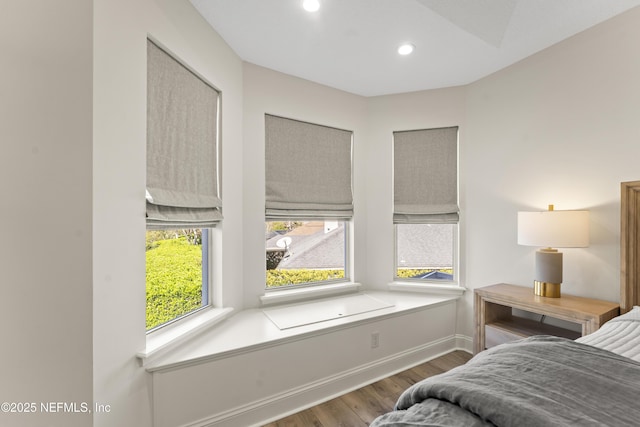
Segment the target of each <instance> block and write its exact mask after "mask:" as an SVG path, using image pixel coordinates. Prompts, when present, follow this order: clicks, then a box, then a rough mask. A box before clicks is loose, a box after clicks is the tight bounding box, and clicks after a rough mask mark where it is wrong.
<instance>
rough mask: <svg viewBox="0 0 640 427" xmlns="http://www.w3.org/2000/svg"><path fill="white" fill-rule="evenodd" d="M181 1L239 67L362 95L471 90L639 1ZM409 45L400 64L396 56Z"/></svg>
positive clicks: (639, 0)
mask: <svg viewBox="0 0 640 427" xmlns="http://www.w3.org/2000/svg"><path fill="white" fill-rule="evenodd" d="M320 2H321V7H320V10H319V11H317V12H314V13H310V12H306V11H305V10H303V9H302V6H301V5H302V0H191V3H192V4H193V5H194V6H195V7H196V9H198V11H199V12H200V13H201V14H202V15H203V16H204V18H205V19H206V20H207V21H208V22H209V23H210V24H211V26H212V27H213V28H214V29H215V30H216V31H217V32H218V34H220V35H221V36H222V37H223V38H224V39H225V41H226V42H227V43H228V44H229V45H230V46H231V48H232V49H233V50H234V51H235V52H236V53H237V54H238V55H239V56H240V58H242V60H244V61H247V62H251V63H253V64H257V65H260V66H263V67H266V68H270V69H273V70H276V71H280V72H283V73H286V74H289V75H293V76H297V77H301V78H303V79H307V80H311V81H314V82H317V83H321V84H324V85H327V86H331V87H334V88H337V89H341V90H344V91H347V92H351V93H355V94H358V95H363V96H375V95H384V94H391V93H403V92H412V91H417V90H424V89H435V88H441V87H450V86H458V85H464V84H468V83H471V82H473V81H475V80H478V79H480V78H482V77H484V76H487V75H489V74H491V73H493V72H495V71H498V70H500V69H502V68H505V67H507V66H509V65H511V64H513V63H515V62H517V61H519V60H521V59H523V58H525V57H527V56H530V55H532V54H534V53H536V52H538V51H540V50H542V49H545V48H547V47H549V46H551V45H553V44H555V43H557V42H559V41H561V40H563V39H566V38H568V37H571V36H572V35H574V34H576V33H578V32H580V31H583V30H585V29H587V28H589V27H592V26H594V25H596V24H598V23H600V22H602V21H604V20H607V19H609V18H611V17H613V16H615V15H617V14H619V13H622V12H624V11H626V10H628V9H630V8H632V7H635V6H638V5H640V0H320ZM404 42H410V43H412V44H414V45H415V46H416V49H415V51H414V52H413V53H412V54H411V55H408V56H400V55H398V53H397V48H398V46H399V45H400V44H401V43H404Z"/></svg>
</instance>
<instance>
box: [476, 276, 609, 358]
mask: <svg viewBox="0 0 640 427" xmlns="http://www.w3.org/2000/svg"><path fill="white" fill-rule="evenodd" d="M474 297H475V301H474V312H475V322H476V327H475V333H474V334H475V335H474V340H473V347H474V353H476V354H477V353H479V352H480V351H482V350H484V349H485V348H490V347H493V346H495V345H498V344H502V343H504V342H508V341H514V340H517V339H520V338H525V337H528V336H532V335H540V334H544V335H555V336H561V337H566V338H571V339H575V338H578V337H579V336H581V335H586V334H590V333H591V332H594V331H596V330H598V328H600V326H602V325H603V324H604V323H605V322H606V321H607V320H610V319H612V318H614V317H616V316H617V315H618V314H619V313H620V306H619V305H618V304H616V303H613V302H608V301H601V300H596V299H590V298H582V297H576V296H573V295H565V294H563V295H562V296H561V297H560V298H545V297H540V296H537V295H534V294H533V288H531V287H525V286H514V285H507V284H504V283H501V284H498V285H493V286H487V287H484V288H478V289H476V290H475V291H474ZM514 308H516V309H519V310H523V311H527V312H530V313H536V314H540V315H544V316H547V317H552V318H555V319H561V320H565V321H568V322H573V323H577V324H579V325H582V334H581V333H579V332H575V331H571V330H569V329H564V328H560V327H557V326H552V325H548V324H545V323H541V322H538V321H535V320H531V319H525V318H523V317H517V316H513V314H512V311H513V310H512V309H514Z"/></svg>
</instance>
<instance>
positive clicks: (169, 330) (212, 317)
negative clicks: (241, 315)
mask: <svg viewBox="0 0 640 427" xmlns="http://www.w3.org/2000/svg"><path fill="white" fill-rule="evenodd" d="M232 312H233V308H213V307H210V308H208V309H205V310H202V311H201V312H199V313H194V314H193V315H191V316H189V317H187V318H185V319H182V320H180V321H178V322H176V323H174V324H172V325H168V326H166V327H164V328H162V329H160V330H158V331H155V332H152V333H150V334H148V335H147V343H146V347H145V349H144V350H142V351H140V352H138V353H137V354H136V356H138V359H140V361H141V363H142V366H146V365H147V364H149V363H151V362H152V361H153V360H154V359H156V358H158V357H160V356H162V355H163V354H166V353H167V352H168V351H169V350H171V349H173V348H175V347H177V346H178V345H179V344H182V343H184V342H185V341H186V340H187V339H189V338H191V337H193V336H194V335H195V334H197V333H198V332H201V331H202V330H204V329H205V328H209V327H211V326H213V325H215V324H216V323H219V322H221V321H223V320H224V319H226V318H228V317H229V316H230V315H231V313H232Z"/></svg>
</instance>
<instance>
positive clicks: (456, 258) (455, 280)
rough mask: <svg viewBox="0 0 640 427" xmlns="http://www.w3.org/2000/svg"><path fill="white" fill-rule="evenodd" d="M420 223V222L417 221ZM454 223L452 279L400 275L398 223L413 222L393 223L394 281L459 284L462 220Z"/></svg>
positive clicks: (424, 283)
mask: <svg viewBox="0 0 640 427" xmlns="http://www.w3.org/2000/svg"><path fill="white" fill-rule="evenodd" d="M415 224H418V223H415ZM450 224H451V225H453V226H454V227H453V236H452V237H453V247H452V257H453V259H452V269H453V275H452V276H453V277H452V279H451V280H442V279H416V278H412V277H398V225H411V224H393V242H394V245H393V247H394V251H393V266H394V268H393V281H394V282H395V283H400V282H405V283H414V284H423V285H444V286H459V283H460V280H459V276H460V275H459V268H460V250H459V247H460V221H457V222H455V223H450Z"/></svg>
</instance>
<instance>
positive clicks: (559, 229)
mask: <svg viewBox="0 0 640 427" xmlns="http://www.w3.org/2000/svg"><path fill="white" fill-rule="evenodd" d="M518 244H519V245H525V246H540V247H547V248H584V247H587V246H589V211H553V210H552V211H543V212H518Z"/></svg>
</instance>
